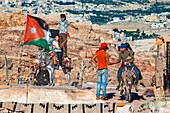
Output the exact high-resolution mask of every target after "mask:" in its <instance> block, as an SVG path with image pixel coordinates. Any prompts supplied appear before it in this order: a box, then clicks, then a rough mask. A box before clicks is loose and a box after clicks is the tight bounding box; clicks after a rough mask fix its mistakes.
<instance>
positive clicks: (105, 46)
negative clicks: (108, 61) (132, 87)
mask: <svg viewBox="0 0 170 113" xmlns="http://www.w3.org/2000/svg"><path fill="white" fill-rule="evenodd" d="M105 48H107V49H109V48H108V47H107V43H105V42H104V43H101V45H100V48H99V49H105Z"/></svg>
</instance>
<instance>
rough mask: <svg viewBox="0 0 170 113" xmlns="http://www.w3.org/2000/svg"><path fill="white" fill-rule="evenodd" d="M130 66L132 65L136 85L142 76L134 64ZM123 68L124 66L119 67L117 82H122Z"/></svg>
mask: <svg viewBox="0 0 170 113" xmlns="http://www.w3.org/2000/svg"><path fill="white" fill-rule="evenodd" d="M131 65H133V67H134V68H133V71H134V73H135V75H136V84H138V81H139V80H141V79H142V75H141V73H140V71H139V69H138V68H137V67H136V66H135V65H134V64H131ZM124 68H125V66H123V67H120V68H119V70H118V74H117V78H118V81H119V82H120V81H122V73H123V71H124Z"/></svg>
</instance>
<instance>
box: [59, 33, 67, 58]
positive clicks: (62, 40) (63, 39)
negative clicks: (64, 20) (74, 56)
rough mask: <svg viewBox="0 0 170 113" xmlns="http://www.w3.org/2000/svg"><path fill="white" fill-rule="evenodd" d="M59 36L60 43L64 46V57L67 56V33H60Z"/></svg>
mask: <svg viewBox="0 0 170 113" xmlns="http://www.w3.org/2000/svg"><path fill="white" fill-rule="evenodd" d="M59 36H60V39H59V40H60V43H61V44H62V47H61V48H63V55H64V56H67V35H66V34H65V33H60V34H59Z"/></svg>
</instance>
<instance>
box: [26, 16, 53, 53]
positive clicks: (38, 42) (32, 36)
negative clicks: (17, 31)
mask: <svg viewBox="0 0 170 113" xmlns="http://www.w3.org/2000/svg"><path fill="white" fill-rule="evenodd" d="M49 39H50V30H49V27H48V25H47V24H46V22H45V21H44V20H42V19H41V18H38V17H33V16H30V15H27V23H26V29H25V34H24V44H25V45H35V46H38V47H43V48H44V49H45V50H47V51H51V46H49Z"/></svg>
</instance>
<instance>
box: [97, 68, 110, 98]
mask: <svg viewBox="0 0 170 113" xmlns="http://www.w3.org/2000/svg"><path fill="white" fill-rule="evenodd" d="M107 81H108V69H102V70H98V78H97V89H96V96H100V89H101V87H102V92H103V93H102V97H103V98H104V97H106V86H107Z"/></svg>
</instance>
